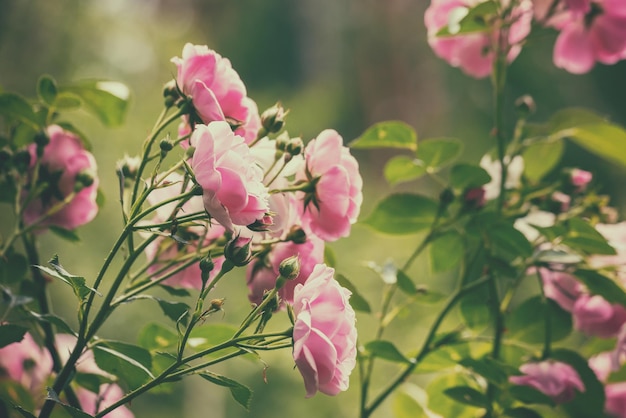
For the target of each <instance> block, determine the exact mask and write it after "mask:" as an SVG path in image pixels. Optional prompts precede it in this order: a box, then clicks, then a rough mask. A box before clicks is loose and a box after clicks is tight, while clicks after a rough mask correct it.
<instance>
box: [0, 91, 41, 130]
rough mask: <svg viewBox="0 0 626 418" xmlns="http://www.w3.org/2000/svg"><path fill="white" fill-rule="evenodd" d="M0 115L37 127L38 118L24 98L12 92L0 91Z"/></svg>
mask: <svg viewBox="0 0 626 418" xmlns="http://www.w3.org/2000/svg"><path fill="white" fill-rule="evenodd" d="M0 116H4V117H7V118H9V119H10V120H16V121H19V122H22V123H25V124H27V125H29V126H30V127H31V128H33V129H38V128H39V120H38V118H37V115H35V112H33V108H32V107H31V106H30V104H28V102H27V101H26V99H24V98H23V97H22V96H19V95H17V94H14V93H0Z"/></svg>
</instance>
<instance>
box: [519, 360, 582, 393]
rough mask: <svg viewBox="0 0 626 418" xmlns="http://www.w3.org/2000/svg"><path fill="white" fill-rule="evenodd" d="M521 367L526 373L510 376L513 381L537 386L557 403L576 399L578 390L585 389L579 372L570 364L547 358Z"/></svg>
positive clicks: (536, 387) (533, 386)
mask: <svg viewBox="0 0 626 418" xmlns="http://www.w3.org/2000/svg"><path fill="white" fill-rule="evenodd" d="M519 369H520V371H521V372H522V373H524V375H523V376H511V377H509V381H510V382H511V383H513V384H516V385H524V386H530V387H532V388H535V389H537V390H538V391H540V392H541V393H543V394H545V395H547V396H549V397H550V398H552V400H553V401H554V402H555V403H557V404H561V403H565V402H568V401H571V400H572V399H574V397H575V396H576V391H578V392H584V391H585V385H584V384H583V382H582V381H581V380H580V377H579V376H578V373H577V372H576V370H574V368H573V367H572V366H570V365H569V364H566V363H562V362H559V361H552V360H546V361H542V362H539V363H526V364H522V365H521V366H520V368H519Z"/></svg>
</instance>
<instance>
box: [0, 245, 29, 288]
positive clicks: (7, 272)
mask: <svg viewBox="0 0 626 418" xmlns="http://www.w3.org/2000/svg"><path fill="white" fill-rule="evenodd" d="M27 272H28V261H27V260H26V257H24V256H23V255H22V254H20V253H17V252H12V253H11V254H9V255H5V257H0V275H1V276H2V281H3V282H5V283H18V282H20V281H21V280H22V279H23V278H24V276H26V273H27Z"/></svg>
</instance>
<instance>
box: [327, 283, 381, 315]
mask: <svg viewBox="0 0 626 418" xmlns="http://www.w3.org/2000/svg"><path fill="white" fill-rule="evenodd" d="M335 280H337V283H339V285H340V286H341V287H345V288H346V289H348V290H349V291H350V292H352V295H351V296H350V306H352V308H353V309H354V310H355V311H360V312H367V313H370V312H372V309H371V308H370V304H369V303H368V302H367V300H366V299H365V298H364V297H363V296H362V295H361V294H360V293H359V291H358V289H357V288H356V286H355V285H354V284H353V283H352V282H351V281H350V280H348V278H347V277H346V276H344V275H343V274H337V275H335Z"/></svg>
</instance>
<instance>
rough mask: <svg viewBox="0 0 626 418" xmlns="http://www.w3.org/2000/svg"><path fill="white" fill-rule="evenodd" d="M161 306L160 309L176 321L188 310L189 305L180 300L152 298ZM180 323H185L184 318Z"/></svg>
mask: <svg viewBox="0 0 626 418" xmlns="http://www.w3.org/2000/svg"><path fill="white" fill-rule="evenodd" d="M154 299H155V300H156V301H157V302H158V303H159V306H160V307H161V310H162V311H163V313H164V314H165V316H167V317H168V318H169V319H171V320H172V321H174V322H177V321H178V320H179V319H181V318H183V315H184V314H185V313H186V312H189V306H187V305H186V304H184V303H182V302H169V301H167V300H163V299H159V298H154ZM182 323H183V324H185V323H186V320H185V319H183V320H182Z"/></svg>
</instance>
